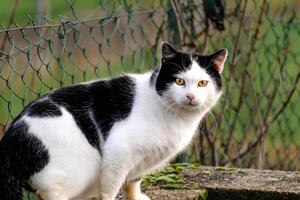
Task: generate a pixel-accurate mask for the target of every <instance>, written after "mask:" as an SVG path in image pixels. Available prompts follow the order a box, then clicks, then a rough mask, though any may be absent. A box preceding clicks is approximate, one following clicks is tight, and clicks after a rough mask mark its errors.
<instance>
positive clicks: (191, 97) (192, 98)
mask: <svg viewBox="0 0 300 200" xmlns="http://www.w3.org/2000/svg"><path fill="white" fill-rule="evenodd" d="M185 96H186V98H188V99H189V100H190V101H193V100H194V99H195V95H193V94H187V95H185Z"/></svg>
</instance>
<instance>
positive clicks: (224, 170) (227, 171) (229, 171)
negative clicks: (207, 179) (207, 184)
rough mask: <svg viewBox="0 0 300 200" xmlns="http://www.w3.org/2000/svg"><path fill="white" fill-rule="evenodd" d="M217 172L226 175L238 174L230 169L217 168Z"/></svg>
mask: <svg viewBox="0 0 300 200" xmlns="http://www.w3.org/2000/svg"><path fill="white" fill-rule="evenodd" d="M216 172H223V173H226V174H232V173H234V172H236V169H233V168H228V167H217V168H216Z"/></svg>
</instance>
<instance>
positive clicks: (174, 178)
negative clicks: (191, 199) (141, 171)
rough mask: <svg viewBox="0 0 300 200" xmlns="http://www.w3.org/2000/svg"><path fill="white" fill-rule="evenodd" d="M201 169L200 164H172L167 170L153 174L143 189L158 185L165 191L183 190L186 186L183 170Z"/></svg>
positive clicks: (144, 183) (143, 185) (148, 177)
mask: <svg viewBox="0 0 300 200" xmlns="http://www.w3.org/2000/svg"><path fill="white" fill-rule="evenodd" d="M185 168H188V169H196V168H199V165H198V164H191V163H175V164H170V165H169V166H167V167H166V168H165V169H163V170H161V171H158V172H156V173H153V174H149V175H147V176H146V177H145V179H144V180H143V182H142V187H143V188H149V187H152V186H155V185H158V186H159V187H161V188H164V189H182V188H183V186H184V178H183V173H182V172H183V170H184V169H185Z"/></svg>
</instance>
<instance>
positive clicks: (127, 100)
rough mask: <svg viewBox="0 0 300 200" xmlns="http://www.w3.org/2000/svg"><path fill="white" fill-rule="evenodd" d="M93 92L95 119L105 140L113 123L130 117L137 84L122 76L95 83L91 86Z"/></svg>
mask: <svg viewBox="0 0 300 200" xmlns="http://www.w3.org/2000/svg"><path fill="white" fill-rule="evenodd" d="M91 92H92V94H94V102H93V110H94V113H95V117H96V120H97V122H98V123H99V124H100V127H101V131H102V133H103V137H104V140H105V139H106V138H107V137H108V133H109V130H110V129H111V127H112V125H113V123H114V122H117V121H120V120H122V119H125V118H126V117H128V116H129V114H130V112H131V109H132V106H133V101H134V96H135V83H134V81H133V80H132V79H131V78H129V77H128V76H122V77H119V78H114V79H111V80H109V81H99V82H94V83H93V84H91Z"/></svg>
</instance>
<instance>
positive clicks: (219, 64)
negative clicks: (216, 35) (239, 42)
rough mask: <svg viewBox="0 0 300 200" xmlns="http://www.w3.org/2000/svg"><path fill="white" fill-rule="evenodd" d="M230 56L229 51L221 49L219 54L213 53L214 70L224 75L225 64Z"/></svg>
mask: <svg viewBox="0 0 300 200" xmlns="http://www.w3.org/2000/svg"><path fill="white" fill-rule="evenodd" d="M227 55H228V50H227V49H220V50H218V51H217V52H215V53H213V54H212V55H210V56H212V60H211V62H212V63H213V66H214V68H215V69H216V70H217V71H218V72H219V74H221V73H222V71H223V68H224V63H225V61H226V58H227Z"/></svg>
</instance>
